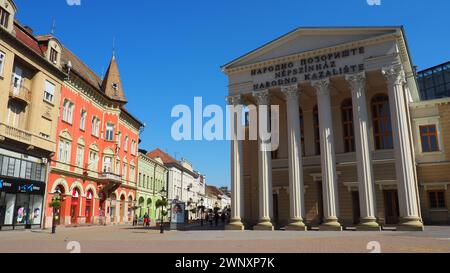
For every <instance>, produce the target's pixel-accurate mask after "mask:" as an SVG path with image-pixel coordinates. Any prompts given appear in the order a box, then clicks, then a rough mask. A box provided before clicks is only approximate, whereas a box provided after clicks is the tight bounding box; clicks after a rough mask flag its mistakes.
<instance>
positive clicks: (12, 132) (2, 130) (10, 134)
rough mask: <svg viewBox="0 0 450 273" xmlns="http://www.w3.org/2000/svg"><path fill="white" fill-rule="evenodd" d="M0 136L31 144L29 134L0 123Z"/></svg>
mask: <svg viewBox="0 0 450 273" xmlns="http://www.w3.org/2000/svg"><path fill="white" fill-rule="evenodd" d="M0 135H2V136H4V137H7V138H10V139H13V140H16V141H19V142H22V143H26V144H31V137H32V135H31V134H30V133H28V132H26V131H24V130H21V129H18V128H15V127H12V126H9V125H7V124H4V123H0Z"/></svg>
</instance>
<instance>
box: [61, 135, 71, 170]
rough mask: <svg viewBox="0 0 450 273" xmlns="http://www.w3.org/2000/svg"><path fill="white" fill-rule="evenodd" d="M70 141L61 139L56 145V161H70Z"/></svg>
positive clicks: (67, 162)
mask: <svg viewBox="0 0 450 273" xmlns="http://www.w3.org/2000/svg"><path fill="white" fill-rule="evenodd" d="M70 148H71V144H70V141H67V140H64V139H61V140H60V141H59V146H58V161H60V162H62V163H66V164H69V163H70Z"/></svg>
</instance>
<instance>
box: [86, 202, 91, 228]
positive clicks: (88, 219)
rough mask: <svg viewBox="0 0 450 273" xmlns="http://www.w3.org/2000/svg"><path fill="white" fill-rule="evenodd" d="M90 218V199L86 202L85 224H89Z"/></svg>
mask: <svg viewBox="0 0 450 273" xmlns="http://www.w3.org/2000/svg"><path fill="white" fill-rule="evenodd" d="M91 217H92V199H90V200H86V223H87V224H90V223H91Z"/></svg>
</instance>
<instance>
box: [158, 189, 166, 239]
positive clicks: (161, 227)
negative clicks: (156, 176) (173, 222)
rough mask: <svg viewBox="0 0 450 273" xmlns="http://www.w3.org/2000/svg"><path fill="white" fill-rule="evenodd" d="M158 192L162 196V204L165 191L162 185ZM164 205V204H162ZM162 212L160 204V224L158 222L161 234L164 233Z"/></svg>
mask: <svg viewBox="0 0 450 273" xmlns="http://www.w3.org/2000/svg"><path fill="white" fill-rule="evenodd" d="M159 193H160V194H161V197H162V201H163V204H165V197H164V196H165V193H166V190H165V189H164V187H162V189H161V191H160V192H159ZM164 207H165V206H164ZM163 212H164V209H163V206H161V208H160V213H159V214H160V217H161V224H160V233H161V234H162V233H164V220H163Z"/></svg>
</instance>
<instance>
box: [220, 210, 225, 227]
mask: <svg viewBox="0 0 450 273" xmlns="http://www.w3.org/2000/svg"><path fill="white" fill-rule="evenodd" d="M225 218H226V215H225V211H222V214H221V220H222V224H224V223H225Z"/></svg>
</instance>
